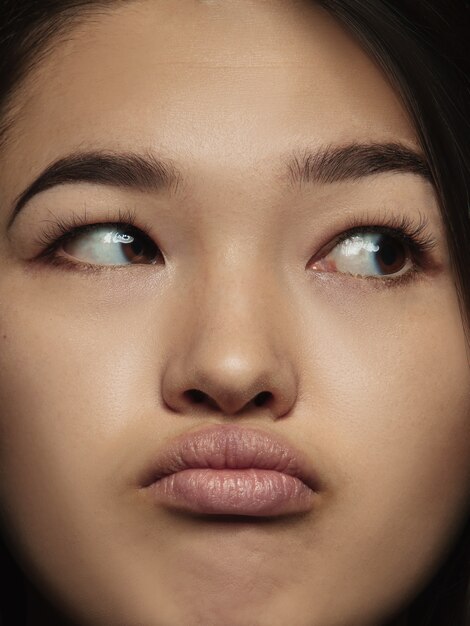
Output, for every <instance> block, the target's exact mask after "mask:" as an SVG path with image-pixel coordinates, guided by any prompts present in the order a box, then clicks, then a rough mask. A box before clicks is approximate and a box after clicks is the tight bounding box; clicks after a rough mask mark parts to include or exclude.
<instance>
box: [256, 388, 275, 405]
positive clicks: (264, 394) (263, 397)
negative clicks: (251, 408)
mask: <svg viewBox="0 0 470 626" xmlns="http://www.w3.org/2000/svg"><path fill="white" fill-rule="evenodd" d="M270 395H271V393H270V392H269V391H261V392H260V393H259V394H258V395H257V396H256V397H255V399H254V400H253V402H254V404H255V405H256V406H262V405H263V404H265V403H266V401H267V400H268V399H269V396H270Z"/></svg>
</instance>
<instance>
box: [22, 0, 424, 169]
mask: <svg viewBox="0 0 470 626" xmlns="http://www.w3.org/2000/svg"><path fill="white" fill-rule="evenodd" d="M25 88H26V90H25V93H26V94H27V96H28V97H25V98H23V100H22V102H21V103H20V110H19V115H18V116H17V123H16V130H17V131H19V132H17V138H18V140H17V142H15V145H16V148H17V149H18V150H20V151H23V149H24V152H25V153H27V156H26V159H27V160H29V161H30V162H31V166H32V167H33V163H38V162H39V163H41V164H45V163H48V162H50V161H52V160H54V159H56V158H57V157H58V156H61V155H62V154H65V153H67V152H70V151H71V150H73V149H77V148H78V147H80V148H82V149H84V148H85V149H86V148H100V147H102V148H122V147H125V148H131V149H132V148H135V149H139V148H142V147H145V148H155V147H156V148H158V150H159V151H160V152H163V153H164V152H168V153H169V154H171V155H178V153H181V155H187V154H188V153H189V154H191V155H194V156H195V157H197V159H198V162H200V163H201V164H203V163H205V164H206V165H208V166H210V167H213V166H215V167H217V168H220V167H221V166H222V165H223V164H226V165H227V166H228V167H230V168H233V167H237V166H240V167H241V168H243V167H245V166H246V165H247V163H248V162H249V161H250V159H253V160H256V161H258V159H262V158H263V157H267V158H269V156H270V155H271V154H273V155H275V154H276V153H280V152H282V151H284V150H285V149H286V148H288V147H289V146H291V145H296V144H297V143H309V144H316V143H318V144H325V143H330V142H331V143H343V142H346V141H348V140H351V139H355V140H370V139H372V140H375V139H378V140H387V139H391V140H394V139H403V140H405V141H407V142H408V143H414V144H416V145H417V140H416V137H415V133H414V129H413V128H412V126H411V124H410V122H409V120H408V118H407V115H406V113H405V110H404V107H403V105H402V104H401V102H400V100H399V97H398V95H397V94H396V92H395V91H394V89H393V88H392V87H391V86H390V85H389V83H388V81H387V79H386V77H385V76H384V74H383V73H382V71H381V70H380V69H379V68H378V67H377V66H376V65H375V63H374V62H373V61H372V60H371V59H370V58H369V56H368V55H367V54H366V53H365V52H364V51H363V50H362V48H361V47H360V45H359V43H358V42H357V41H356V40H355V39H354V38H353V37H352V36H351V35H350V34H349V33H348V32H347V30H345V28H344V27H343V26H342V25H341V24H340V23H339V22H337V21H336V20H335V19H333V18H332V17H331V16H330V15H329V14H328V13H327V12H326V11H324V10H323V9H321V8H320V7H318V6H316V5H315V3H313V2H303V1H300V2H296V1H291V2H289V1H284V0H283V1H282V2H280V1H279V2H276V1H274V0H272V1H271V0H263V1H262V0H259V1H244V0H241V1H240V2H222V1H205V2H201V1H200V0H199V1H194V0H152V1H141V2H131V3H125V4H124V5H123V6H119V7H118V8H116V9H113V10H111V11H109V12H104V13H96V14H95V15H93V17H92V18H91V19H86V20H85V21H84V22H83V23H81V24H80V25H79V26H76V27H75V28H74V29H73V30H72V31H71V32H69V33H68V34H67V37H66V38H65V40H62V41H59V42H58V43H57V45H56V46H55V48H54V49H53V51H52V54H51V55H50V56H49V57H48V58H47V60H46V61H45V62H43V63H42V65H41V66H40V68H39V70H37V71H36V73H35V74H33V76H32V77H31V78H30V79H29V80H28V81H26V83H25ZM14 130H15V127H14ZM23 144H25V145H23ZM25 165H27V163H26V164H25Z"/></svg>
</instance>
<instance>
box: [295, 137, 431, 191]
mask: <svg viewBox="0 0 470 626" xmlns="http://www.w3.org/2000/svg"><path fill="white" fill-rule="evenodd" d="M285 166H286V169H287V172H288V179H289V181H290V183H291V185H301V184H303V183H336V182H342V181H345V180H357V179H359V178H364V177H365V176H371V175H372V174H380V173H388V172H403V173H410V174H417V175H419V176H422V177H423V178H424V179H425V180H426V181H428V182H430V183H433V182H434V179H433V176H432V173H431V169H430V167H429V165H428V163H427V161H426V158H425V157H424V155H423V154H421V152H420V151H418V150H415V149H414V148H409V147H407V146H405V145H404V144H402V143H398V142H390V143H378V142H375V143H374V142H372V143H356V142H353V143H349V144H346V145H344V146H338V145H336V146H335V145H328V146H325V147H322V148H320V149H319V150H309V149H305V150H304V151H302V152H300V153H299V152H297V151H295V152H294V153H293V154H292V155H291V156H290V157H289V158H288V159H287V160H286V162H285Z"/></svg>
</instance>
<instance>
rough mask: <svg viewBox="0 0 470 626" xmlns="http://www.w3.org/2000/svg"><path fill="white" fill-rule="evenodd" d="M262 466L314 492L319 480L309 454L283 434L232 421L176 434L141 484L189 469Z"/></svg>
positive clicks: (154, 461) (150, 482)
mask: <svg viewBox="0 0 470 626" xmlns="http://www.w3.org/2000/svg"><path fill="white" fill-rule="evenodd" d="M251 467H254V468H262V469H268V470H275V471H278V472H282V473H284V474H288V475H289V476H295V477H297V478H298V479H299V480H301V481H302V482H304V483H305V484H306V485H307V486H308V487H310V489H312V490H313V491H318V490H319V489H320V481H319V477H318V476H317V473H316V471H315V470H314V468H313V467H312V466H311V464H310V461H309V459H308V457H307V456H306V455H305V454H304V453H303V452H302V451H301V450H299V449H298V448H296V447H295V446H293V445H292V444H290V443H289V442H287V441H286V440H285V439H284V437H282V436H280V435H278V434H273V433H268V432H266V431H265V430H260V429H257V428H252V427H241V426H238V425H235V424H224V425H211V426H209V427H206V428H203V429H199V430H198V431H196V432H189V433H183V434H182V435H179V436H177V437H176V438H175V439H173V440H172V441H171V442H170V443H169V444H167V445H166V446H165V448H164V449H162V450H161V451H160V453H159V454H158V455H157V458H156V459H154V460H153V461H152V462H151V463H150V464H149V466H148V467H147V468H146V470H145V472H144V473H143V477H142V480H141V485H142V487H148V486H149V485H151V484H153V483H154V482H156V481H157V480H159V479H160V478H163V477H164V476H168V475H170V474H174V473H175V472H179V471H182V470H185V469H189V468H212V469H224V468H230V469H242V468H251Z"/></svg>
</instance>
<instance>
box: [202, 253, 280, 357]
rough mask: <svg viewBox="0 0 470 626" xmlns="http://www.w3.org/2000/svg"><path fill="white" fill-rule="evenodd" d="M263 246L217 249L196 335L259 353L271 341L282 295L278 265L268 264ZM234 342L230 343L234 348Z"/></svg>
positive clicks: (222, 346)
mask: <svg viewBox="0 0 470 626" xmlns="http://www.w3.org/2000/svg"><path fill="white" fill-rule="evenodd" d="M268 265H269V264H267V263H266V260H265V259H264V257H263V255H262V254H261V251H260V248H256V246H255V245H248V244H246V242H245V243H244V244H237V243H236V242H233V243H232V244H229V245H227V246H225V248H224V250H223V251H218V253H217V254H216V255H215V258H214V257H212V260H211V261H209V262H208V264H207V265H206V267H205V268H204V272H203V283H204V284H202V285H200V288H199V289H198V294H197V309H198V311H199V312H200V319H199V320H198V321H197V322H196V320H195V322H196V326H197V328H198V332H197V337H198V338H199V339H201V340H202V339H203V338H204V339H203V342H204V344H205V345H206V346H207V345H208V342H209V343H213V344H214V345H215V346H219V348H220V349H221V350H226V351H227V350H229V351H230V352H232V354H233V355H235V354H236V353H237V351H238V352H240V353H241V352H242V351H246V350H247V349H249V348H250V347H251V348H255V347H256V350H257V353H258V354H259V353H260V352H261V351H263V350H266V349H267V348H268V346H269V345H270V344H271V343H272V342H271V340H270V334H271V333H272V328H273V325H275V319H274V317H275V315H274V314H275V311H276V310H278V307H279V301H278V302H277V304H275V300H277V299H278V297H279V295H280V294H276V290H275V289H273V282H274V281H275V279H274V276H275V273H276V269H275V268H274V267H270V268H269V267H268ZM229 346H231V347H230V348H229Z"/></svg>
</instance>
